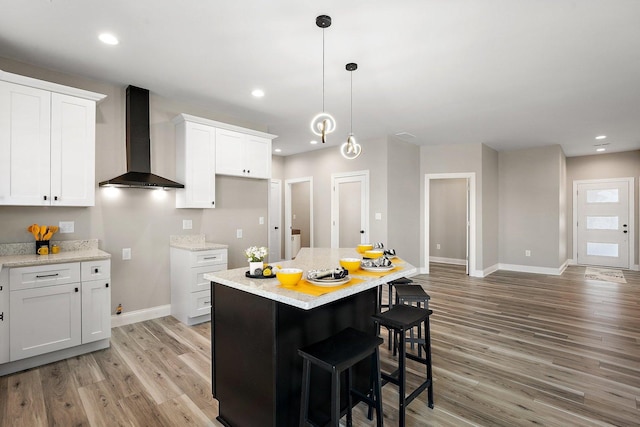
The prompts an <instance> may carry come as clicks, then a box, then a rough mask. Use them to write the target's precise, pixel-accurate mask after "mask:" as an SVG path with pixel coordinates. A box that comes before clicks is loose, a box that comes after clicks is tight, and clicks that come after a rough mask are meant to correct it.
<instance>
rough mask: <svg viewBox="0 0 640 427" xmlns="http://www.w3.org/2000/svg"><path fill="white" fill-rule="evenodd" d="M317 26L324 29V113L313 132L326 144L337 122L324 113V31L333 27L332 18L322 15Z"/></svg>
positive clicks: (312, 123) (319, 116)
mask: <svg viewBox="0 0 640 427" xmlns="http://www.w3.org/2000/svg"><path fill="white" fill-rule="evenodd" d="M316 25H317V26H318V27H320V28H322V112H321V113H320V114H317V115H316V116H315V117H314V118H313V119H312V120H311V132H313V133H314V134H316V135H318V136H319V137H321V138H322V143H323V144H324V143H325V142H326V135H328V134H330V133H331V132H333V131H334V130H336V120H335V119H334V118H333V116H331V114H329V113H327V112H325V111H324V29H325V28H329V27H330V26H331V17H330V16H327V15H320V16H318V17H317V18H316Z"/></svg>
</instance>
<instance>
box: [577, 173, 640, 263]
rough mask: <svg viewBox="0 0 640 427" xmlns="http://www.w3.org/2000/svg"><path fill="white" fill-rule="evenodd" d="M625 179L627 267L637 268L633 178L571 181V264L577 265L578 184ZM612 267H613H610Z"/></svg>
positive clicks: (621, 179) (602, 182)
mask: <svg viewBox="0 0 640 427" xmlns="http://www.w3.org/2000/svg"><path fill="white" fill-rule="evenodd" d="M620 181H626V182H627V183H628V184H629V269H631V270H637V269H638V267H637V266H636V264H635V260H636V254H635V246H636V230H635V222H636V219H635V218H636V217H635V204H636V202H635V197H634V195H635V178H634V177H625V178H605V179H579V180H574V181H573V193H572V194H571V196H572V198H573V224H572V227H571V228H572V229H573V251H572V252H573V253H572V255H571V256H572V257H573V264H575V265H578V197H577V195H578V185H580V184H606V183H607V182H620ZM612 268H613V267H612Z"/></svg>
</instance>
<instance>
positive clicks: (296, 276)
mask: <svg viewBox="0 0 640 427" xmlns="http://www.w3.org/2000/svg"><path fill="white" fill-rule="evenodd" d="M276 277H277V278H278V281H279V282H280V284H281V285H282V286H295V285H297V284H298V282H299V281H300V279H302V270H301V269H299V268H282V269H280V270H278V271H277V272H276Z"/></svg>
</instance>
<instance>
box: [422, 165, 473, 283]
mask: <svg viewBox="0 0 640 427" xmlns="http://www.w3.org/2000/svg"><path fill="white" fill-rule="evenodd" d="M457 178H466V179H468V180H469V276H472V277H483V275H482V274H483V273H482V271H476V233H477V227H476V174H475V172H469V173H431V174H425V175H424V258H423V259H422V261H421V263H422V265H421V266H420V271H421V274H429V259H430V256H429V189H430V181H431V180H432V179H457Z"/></svg>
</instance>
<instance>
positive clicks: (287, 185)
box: [284, 176, 314, 260]
mask: <svg viewBox="0 0 640 427" xmlns="http://www.w3.org/2000/svg"><path fill="white" fill-rule="evenodd" d="M301 182H308V183H309V246H310V247H312V248H313V228H314V227H313V177H312V176H305V177H300V178H291V179H287V180H285V181H284V258H285V260H290V259H291V227H292V224H291V185H293V184H298V183H301Z"/></svg>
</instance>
